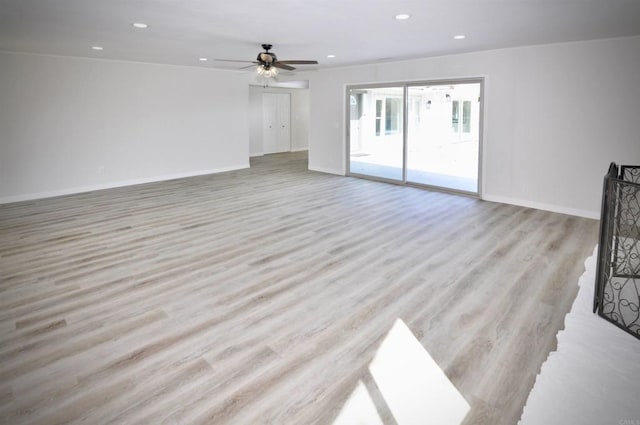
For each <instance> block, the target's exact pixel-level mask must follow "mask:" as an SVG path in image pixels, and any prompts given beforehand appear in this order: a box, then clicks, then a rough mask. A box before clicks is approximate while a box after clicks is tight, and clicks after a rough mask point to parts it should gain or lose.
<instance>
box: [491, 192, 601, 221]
mask: <svg viewBox="0 0 640 425" xmlns="http://www.w3.org/2000/svg"><path fill="white" fill-rule="evenodd" d="M482 199H483V200H485V201H490V202H500V203H501V204H510V205H517V206H519V207H527V208H533V209H536V210H543V211H551V212H557V213H560V214H568V215H575V216H578V217H585V218H593V219H596V220H599V219H600V211H589V210H582V209H577V208H567V207H563V206H559V205H552V204H545V203H542V202H534V201H527V200H524V199H514V198H509V197H507V196H495V195H487V194H483V195H482Z"/></svg>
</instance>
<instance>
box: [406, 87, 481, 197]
mask: <svg viewBox="0 0 640 425" xmlns="http://www.w3.org/2000/svg"><path fill="white" fill-rule="evenodd" d="M408 100H409V115H408V118H409V119H408V125H409V129H408V131H407V182H410V183H418V184H424V185H429V186H437V187H441V188H446V189H453V190H459V191H463V192H471V193H478V162H479V161H478V158H479V155H478V153H479V143H480V83H466V84H446V85H421V86H409V87H408Z"/></svg>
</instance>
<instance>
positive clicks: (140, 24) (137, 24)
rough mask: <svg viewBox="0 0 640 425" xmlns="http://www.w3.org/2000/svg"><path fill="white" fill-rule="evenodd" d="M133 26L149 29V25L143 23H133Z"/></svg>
mask: <svg viewBox="0 0 640 425" xmlns="http://www.w3.org/2000/svg"><path fill="white" fill-rule="evenodd" d="M131 25H133V26H134V27H136V28H147V27H149V25H147V24H143V23H142V22H134V23H133V24H131Z"/></svg>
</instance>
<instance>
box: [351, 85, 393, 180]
mask: <svg viewBox="0 0 640 425" xmlns="http://www.w3.org/2000/svg"><path fill="white" fill-rule="evenodd" d="M403 90H404V89H403V87H378V88H357V89H356V88H352V89H349V172H350V173H353V174H362V175H366V176H372V177H377V178H383V179H389V180H400V181H402V178H403V162H404V161H403V157H404V153H403V152H404V151H403V143H404V133H403V127H404V126H403Z"/></svg>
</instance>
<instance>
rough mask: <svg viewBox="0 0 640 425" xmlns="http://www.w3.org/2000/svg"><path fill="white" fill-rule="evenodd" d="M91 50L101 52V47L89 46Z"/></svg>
mask: <svg viewBox="0 0 640 425" xmlns="http://www.w3.org/2000/svg"><path fill="white" fill-rule="evenodd" d="M91 48H92V49H93V50H102V47H100V46H91Z"/></svg>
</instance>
